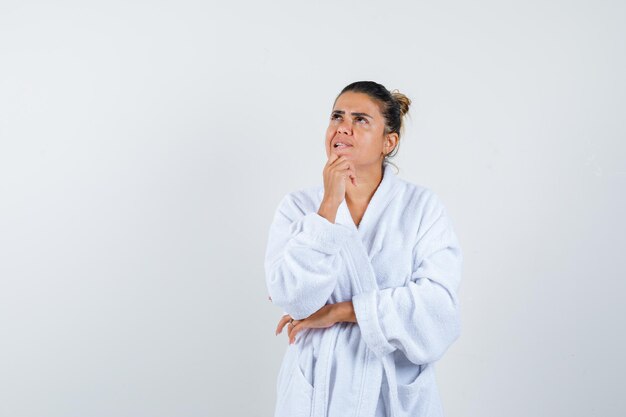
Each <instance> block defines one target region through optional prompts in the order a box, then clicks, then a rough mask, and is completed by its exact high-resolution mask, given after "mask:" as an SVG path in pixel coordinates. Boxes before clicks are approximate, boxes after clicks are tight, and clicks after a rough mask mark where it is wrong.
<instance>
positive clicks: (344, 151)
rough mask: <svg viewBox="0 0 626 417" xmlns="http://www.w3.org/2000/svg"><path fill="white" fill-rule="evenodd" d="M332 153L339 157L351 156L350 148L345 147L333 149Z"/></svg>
mask: <svg viewBox="0 0 626 417" xmlns="http://www.w3.org/2000/svg"><path fill="white" fill-rule="evenodd" d="M333 152H334V153H336V154H337V155H339V156H341V155H346V156H347V155H351V154H352V147H347V148H333Z"/></svg>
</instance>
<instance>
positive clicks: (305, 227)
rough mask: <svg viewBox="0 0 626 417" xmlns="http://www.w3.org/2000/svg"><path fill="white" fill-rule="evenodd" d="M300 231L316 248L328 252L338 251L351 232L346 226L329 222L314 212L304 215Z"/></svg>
mask: <svg viewBox="0 0 626 417" xmlns="http://www.w3.org/2000/svg"><path fill="white" fill-rule="evenodd" d="M301 232H302V234H303V236H306V237H307V238H308V240H309V241H310V242H311V244H313V245H315V246H316V249H318V250H320V251H322V252H326V253H329V254H334V253H337V252H339V250H340V249H341V247H342V246H343V244H344V243H345V242H346V241H347V240H348V239H349V238H350V235H351V234H352V231H351V230H350V229H349V228H348V227H347V226H345V225H343V224H338V223H331V222H329V221H328V219H326V218H325V217H322V216H320V215H319V214H318V213H316V212H313V213H308V214H306V215H305V216H304V218H303V219H302V229H301Z"/></svg>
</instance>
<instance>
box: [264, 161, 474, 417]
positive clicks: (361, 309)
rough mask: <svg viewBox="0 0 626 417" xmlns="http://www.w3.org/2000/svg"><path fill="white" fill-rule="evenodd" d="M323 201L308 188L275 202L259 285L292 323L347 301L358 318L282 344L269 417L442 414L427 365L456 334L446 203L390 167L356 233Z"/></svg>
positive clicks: (453, 250) (345, 212)
mask: <svg viewBox="0 0 626 417" xmlns="http://www.w3.org/2000/svg"><path fill="white" fill-rule="evenodd" d="M323 196H324V187H323V186H316V187H310V188H305V189H301V190H298V191H294V192H291V193H289V194H287V195H286V196H285V197H284V198H283V199H282V200H281V201H280V203H279V205H278V208H277V210H276V213H275V215H274V219H273V222H272V224H271V226H270V229H269V238H268V245H267V252H266V257H265V274H266V285H267V289H268V292H269V295H270V297H271V299H272V302H273V303H274V304H275V305H277V306H278V307H280V308H282V309H283V312H284V313H288V314H290V315H291V316H292V317H293V318H294V319H296V320H301V319H304V318H306V317H308V316H310V315H311V314H313V313H315V312H316V311H317V310H319V309H320V308H322V307H323V306H324V305H325V304H334V303H338V302H342V301H350V300H351V301H352V303H353V305H354V311H355V315H356V319H357V323H351V322H341V323H336V324H334V325H333V326H331V327H328V328H325V329H305V330H303V331H301V332H300V333H298V334H297V336H296V342H295V343H294V344H292V345H287V348H286V352H285V355H284V358H283V361H282V364H281V367H280V371H279V374H278V381H277V384H276V412H275V417H305V416H307V417H308V416H312V417H323V416H326V417H373V416H376V417H383V416H384V417H387V416H391V417H403V416H407V417H408V416H410V417H426V416H428V417H441V416H443V408H442V404H441V399H440V396H439V392H438V389H437V383H436V378H435V368H434V365H435V362H436V361H437V360H438V359H440V358H441V357H442V356H443V354H444V353H445V352H446V350H447V349H448V348H449V347H450V345H451V344H452V343H453V342H454V341H455V340H456V339H457V338H458V337H459V336H460V332H461V322H460V317H459V299H458V294H457V293H458V289H459V283H460V279H461V265H462V254H461V249H460V245H459V241H458V239H457V236H456V235H455V233H454V231H453V229H452V223H451V219H450V217H449V216H448V214H447V212H446V209H445V207H444V206H443V204H442V202H441V200H440V199H439V198H438V197H437V195H436V194H434V192H433V191H432V190H430V189H429V188H426V187H423V186H420V185H416V184H413V183H410V182H408V181H406V180H404V179H402V178H400V177H398V176H397V175H396V173H395V172H394V168H393V167H392V166H391V165H389V164H387V163H385V164H384V166H383V179H382V181H381V183H380V185H379V186H378V188H377V189H376V192H375V193H374V195H373V197H372V199H371V200H370V203H369V204H368V206H367V209H366V211H365V214H364V215H363V218H362V220H361V223H360V225H359V227H358V228H357V227H356V226H355V223H354V221H353V220H352V217H351V215H350V211H349V209H348V206H347V205H346V202H345V200H344V201H343V203H341V205H340V206H339V209H338V212H337V217H336V219H335V223H331V222H329V221H328V220H327V219H326V218H324V217H322V216H320V215H319V214H317V211H318V209H319V206H320V203H321V201H322V198H323ZM286 332H287V327H285V328H284V331H283V334H286ZM285 343H287V342H285Z"/></svg>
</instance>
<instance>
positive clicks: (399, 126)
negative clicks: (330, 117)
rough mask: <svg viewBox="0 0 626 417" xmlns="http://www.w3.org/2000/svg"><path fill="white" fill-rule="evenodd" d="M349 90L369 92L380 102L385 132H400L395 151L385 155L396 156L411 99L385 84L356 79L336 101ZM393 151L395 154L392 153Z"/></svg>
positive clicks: (368, 93)
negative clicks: (391, 89)
mask: <svg viewBox="0 0 626 417" xmlns="http://www.w3.org/2000/svg"><path fill="white" fill-rule="evenodd" d="M347 91H352V92H355V93H364V94H367V95H368V96H370V98H372V99H373V100H374V101H375V102H376V103H378V105H379V108H380V112H381V113H382V115H383V117H384V118H385V130H384V134H385V135H386V134H388V133H397V134H398V143H397V144H396V147H395V148H394V149H393V151H391V152H389V154H387V155H385V160H387V159H388V158H390V157H392V156H395V155H396V154H397V153H398V148H399V147H400V137H401V134H402V133H403V132H404V125H403V123H402V121H403V116H404V115H405V114H407V113H408V112H409V106H410V105H411V100H409V98H408V97H407V96H405V95H404V94H402V93H400V92H399V91H398V90H393V91H389V90H387V89H386V88H385V86H383V85H382V84H378V83H376V82H374V81H356V82H353V83H352V84H348V85H347V86H345V87H344V88H343V90H341V92H340V93H339V94H338V95H337V97H336V98H335V103H336V102H337V99H338V98H339V96H341V95H342V94H343V93H345V92H347ZM333 106H334V103H333ZM392 153H393V155H391V154H392ZM396 168H397V167H396Z"/></svg>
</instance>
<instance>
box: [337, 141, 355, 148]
mask: <svg viewBox="0 0 626 417" xmlns="http://www.w3.org/2000/svg"><path fill="white" fill-rule="evenodd" d="M333 147H334V148H335V149H345V148H351V147H352V145H348V144H346V143H341V142H337V143H335V145H333Z"/></svg>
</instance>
